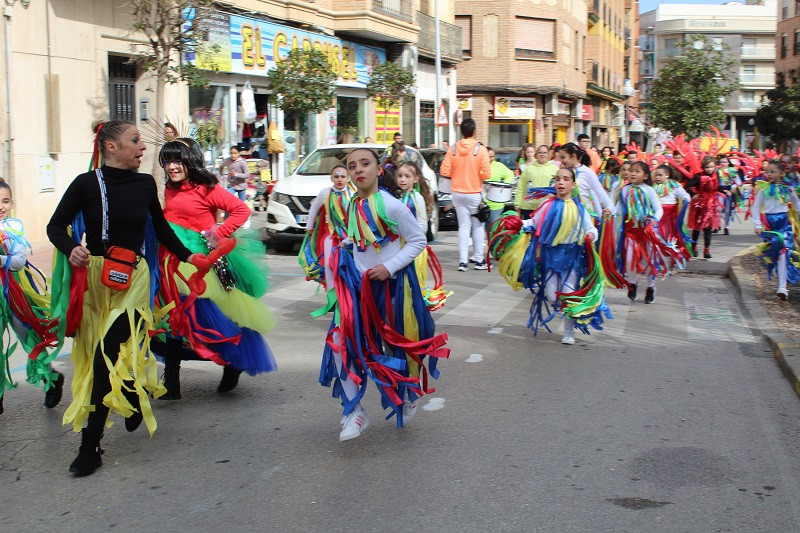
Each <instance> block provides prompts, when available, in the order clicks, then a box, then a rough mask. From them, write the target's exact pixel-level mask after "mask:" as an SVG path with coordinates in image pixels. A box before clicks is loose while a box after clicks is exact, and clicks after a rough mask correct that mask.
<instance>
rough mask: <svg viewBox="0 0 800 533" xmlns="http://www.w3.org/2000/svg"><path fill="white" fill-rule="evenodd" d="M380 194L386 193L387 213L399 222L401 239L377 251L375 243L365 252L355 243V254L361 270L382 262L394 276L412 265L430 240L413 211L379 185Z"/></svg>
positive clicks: (361, 271) (384, 203) (357, 265)
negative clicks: (426, 237)
mask: <svg viewBox="0 0 800 533" xmlns="http://www.w3.org/2000/svg"><path fill="white" fill-rule="evenodd" d="M377 194H380V195H382V196H383V205H384V209H385V211H386V217H387V218H388V219H389V220H393V221H395V222H397V233H398V234H399V235H400V236H401V237H402V239H395V240H393V241H391V242H388V243H386V244H384V245H383V247H382V248H381V250H380V251H377V250H376V249H375V248H374V247H373V246H372V245H368V246H367V247H366V249H365V250H364V251H363V252H362V251H361V250H359V249H358V247H357V246H354V247H353V258H354V259H355V263H356V268H357V269H358V271H359V272H360V273H361V274H363V273H364V272H366V271H367V270H369V269H371V268H374V267H376V266H378V265H380V264H383V266H385V267H386V270H388V271H389V274H391V275H392V276H394V275H395V274H397V271H398V270H400V269H402V268H403V267H405V266H407V265H409V264H410V263H411V262H412V261H413V260H414V259H415V258H416V257H417V256H418V255H419V254H420V253H421V252H422V250H424V249H425V245H426V244H427V240H426V239H425V233H424V232H423V231H422V229H421V228H420V226H419V224H418V223H417V220H416V219H415V218H414V215H412V214H411V210H410V209H409V208H408V207H407V206H406V205H405V204H404V203H403V202H401V201H400V200H398V199H397V198H395V197H394V196H392V195H391V194H389V193H388V192H386V191H384V190H383V189H380V190H379V191H378V192H377ZM347 241H350V239H347ZM402 241H405V243H403V242H402Z"/></svg>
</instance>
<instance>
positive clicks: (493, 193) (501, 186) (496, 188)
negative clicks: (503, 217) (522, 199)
mask: <svg viewBox="0 0 800 533" xmlns="http://www.w3.org/2000/svg"><path fill="white" fill-rule="evenodd" d="M484 185H485V186H486V199H487V200H490V201H492V202H498V203H501V204H504V203H506V202H510V201H511V190H512V189H513V188H514V186H513V185H511V184H510V183H499V182H489V183H484Z"/></svg>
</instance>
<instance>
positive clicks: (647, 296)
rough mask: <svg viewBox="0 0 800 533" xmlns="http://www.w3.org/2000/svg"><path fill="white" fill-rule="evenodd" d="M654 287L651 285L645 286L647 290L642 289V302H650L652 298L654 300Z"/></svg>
mask: <svg viewBox="0 0 800 533" xmlns="http://www.w3.org/2000/svg"><path fill="white" fill-rule="evenodd" d="M655 292H656V291H655V289H654V288H653V287H647V290H646V291H644V303H646V304H651V303H653V300H655V299H656V298H655Z"/></svg>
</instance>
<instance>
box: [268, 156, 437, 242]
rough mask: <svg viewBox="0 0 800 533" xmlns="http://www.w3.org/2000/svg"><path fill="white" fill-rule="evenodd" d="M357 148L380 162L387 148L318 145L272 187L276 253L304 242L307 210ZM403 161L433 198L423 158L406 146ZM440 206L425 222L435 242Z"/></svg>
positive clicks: (270, 235) (433, 181)
mask: <svg viewBox="0 0 800 533" xmlns="http://www.w3.org/2000/svg"><path fill="white" fill-rule="evenodd" d="M356 148H369V149H371V150H373V151H374V152H375V153H376V154H378V157H380V158H381V160H383V156H384V154H385V152H386V148H387V147H386V146H385V145H382V144H334V145H328V146H320V147H319V148H317V149H316V150H314V151H313V152H311V153H310V154H308V157H306V158H305V160H303V162H302V163H301V164H300V166H299V167H297V170H295V172H294V173H293V174H292V175H291V176H288V177H286V178H283V179H281V180H278V182H277V183H276V184H275V186H274V187H273V189H272V193H271V194H270V196H269V202H268V203H267V226H266V231H267V236H268V238H269V240H270V242H271V243H272V244H273V246H274V248H275V251H277V252H281V253H284V252H291V251H292V249H293V247H294V244H295V243H299V242H301V241H302V240H303V236H304V235H305V228H306V222H307V220H308V210H309V208H310V207H311V202H313V201H314V198H316V197H317V194H319V191H321V190H322V189H324V188H325V187H330V185H331V170H333V167H334V166H336V165H337V164H340V163H341V164H345V162H346V159H347V156H348V155H349V154H350V152H352V151H353V150H355V149H356ZM406 149H407V155H406V158H407V159H409V160H411V161H413V162H414V163H416V164H418V165H419V166H420V167H421V168H422V175H423V176H425V179H426V180H427V182H428V187H430V189H431V193H432V194H433V197H434V198H436V194H437V192H438V190H439V189H438V186H437V183H436V174H434V172H433V170H431V169H430V167H429V166H428V164H427V163H426V162H425V159H423V157H422V155H421V154H420V153H419V152H418V151H417V150H415V149H414V148H411V147H410V146H407V147H406ZM438 211H439V207H438V205H437V206H435V207H434V208H433V213H432V214H431V216H430V217H429V219H428V235H427V237H428V240H430V241H432V240H434V239H436V234H437V233H438V231H439V212H438Z"/></svg>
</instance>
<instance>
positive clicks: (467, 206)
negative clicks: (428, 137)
mask: <svg viewBox="0 0 800 533" xmlns="http://www.w3.org/2000/svg"><path fill="white" fill-rule="evenodd" d="M461 135H462V137H463V139H461V140H460V141H458V142H457V143H456V144H454V145H453V146H452V148H451V149H450V150H447V153H446V154H445V156H444V161H442V166H441V168H440V170H439V172H440V173H441V174H442V176H443V177H446V178H450V180H451V187H452V189H453V192H452V197H453V207H455V210H456V218H457V219H458V270H459V271H460V272H464V271H465V270H467V268H468V259H467V256H468V255H469V236H470V233H471V234H472V246H473V256H472V257H473V259H474V261H475V270H486V268H487V267H486V260H485V259H484V255H483V248H484V243H485V241H486V231H485V229H484V227H483V224H482V223H481V222H480V221H479V220H478V219H477V218H476V217H474V216H473V215H475V214H476V213H477V212H478V207H479V206H480V205H481V200H482V199H483V182H484V181H485V180H487V179H489V178H490V177H491V175H492V170H491V166H490V161H489V151H488V150H487V149H486V147H485V146H483V145H482V144H480V143H479V142H478V140H477V139H476V138H475V120H474V119H472V118H468V119H465V120H464V121H463V122H462V123H461Z"/></svg>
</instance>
